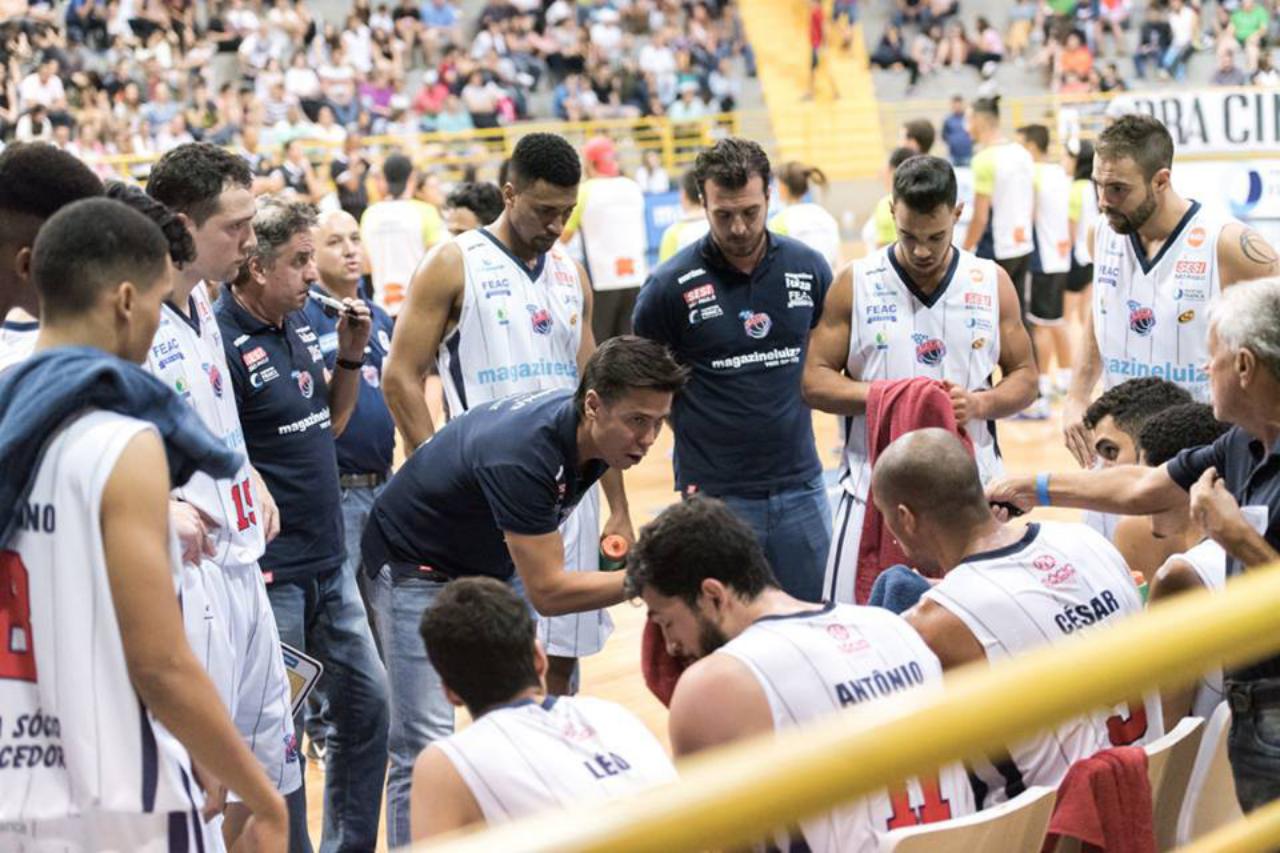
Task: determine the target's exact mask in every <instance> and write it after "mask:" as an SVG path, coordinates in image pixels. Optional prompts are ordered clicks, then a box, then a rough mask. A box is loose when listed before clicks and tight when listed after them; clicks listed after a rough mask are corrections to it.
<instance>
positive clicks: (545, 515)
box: [361, 389, 608, 580]
mask: <svg viewBox="0 0 1280 853" xmlns="http://www.w3.org/2000/svg"><path fill="white" fill-rule="evenodd" d="M573 394H574V392H573V391H572V390H568V389H554V390H548V391H537V392H534V393H529V394H518V395H516V396H514V397H505V398H503V399H501V400H495V401H493V402H491V403H483V404H481V405H479V406H474V407H472V408H471V409H469V410H468V411H467V412H466V413H465V414H463V415H461V416H460V417H457V418H454V419H453V420H451V421H449V423H448V424H447V425H446V426H445V428H444V429H442V430H440V432H439V433H437V434H436V435H435V437H434V438H432V439H431V440H430V441H428V442H427V443H426V444H424V445H423V446H422V447H419V448H418V449H417V451H415V452H414V454H413V455H412V456H410V457H409V458H408V460H406V461H405V463H404V464H403V465H402V466H400V470H398V471H397V472H396V475H395V476H394V477H392V478H391V482H390V483H388V484H387V486H386V488H385V489H384V490H383V492H382V494H381V495H379V496H378V499H377V500H376V501H375V502H374V504H373V511H372V512H371V513H370V514H369V522H368V524H367V525H366V526H365V531H364V538H363V540H362V542H361V552H362V556H363V560H364V568H365V570H366V571H367V572H369V573H370V574H375V573H377V572H378V571H379V569H381V567H382V566H383V565H385V564H391V565H392V566H393V567H394V569H395V570H396V571H397V572H398V573H399V572H402V571H405V570H408V571H417V567H419V566H423V567H429V568H431V569H434V570H435V571H438V572H442V573H444V574H446V575H448V576H450V577H455V578H456V577H462V576H466V575H489V576H490V577H495V578H499V579H501V580H506V579H508V578H510V577H511V575H512V573H513V572H514V571H515V566H514V564H513V563H512V562H511V555H510V553H509V552H508V551H507V545H506V540H505V539H504V537H503V533H504V531H509V532H511V533H517V534H521V535H525V536H537V535H541V534H545V533H554V532H556V531H557V530H558V529H559V528H560V525H561V524H562V523H563V522H564V520H565V519H566V518H568V516H569V513H570V512H572V511H573V508H574V507H575V506H576V505H577V504H578V501H580V500H581V499H582V496H583V494H584V493H585V492H586V491H587V489H588V488H590V487H591V485H592V484H593V483H595V482H596V480H598V479H600V475H601V474H603V473H604V472H605V470H606V469H607V468H608V466H607V465H605V464H604V462H602V461H600V460H593V461H591V462H588V463H586V464H585V465H582V466H579V462H578V438H577V433H578V410H577V407H576V406H575V404H574V399H573ZM397 564H400V565H397Z"/></svg>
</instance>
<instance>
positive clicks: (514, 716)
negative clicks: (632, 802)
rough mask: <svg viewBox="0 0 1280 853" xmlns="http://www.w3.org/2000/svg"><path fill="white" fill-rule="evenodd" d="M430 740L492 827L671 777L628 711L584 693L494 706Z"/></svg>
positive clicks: (658, 749)
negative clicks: (460, 727)
mask: <svg viewBox="0 0 1280 853" xmlns="http://www.w3.org/2000/svg"><path fill="white" fill-rule="evenodd" d="M435 745H436V746H437V747H439V749H440V751H441V752H443V753H444V754H445V756H446V757H447V758H448V759H449V761H450V762H451V763H452V764H453V767H454V769H455V770H457V771H458V775H460V776H461V777H462V779H463V781H465V782H466V783H467V787H468V788H469V789H470V790H471V794H472V796H474V797H475V798H476V802H477V803H478V804H479V806H480V810H481V811H482V812H483V813H484V818H485V821H486V822H488V823H490V824H494V823H504V822H506V821H509V820H513V819H515V818H518V817H522V816H524V815H529V814H534V813H536V812H541V811H548V810H550V809H555V808H566V807H568V806H578V805H585V804H588V803H599V802H603V801H605V800H612V799H615V798H617V797H622V796H626V795H628V794H634V793H636V792H637V791H641V790H643V789H645V788H649V787H651V786H654V785H659V784H662V783H664V782H670V781H673V780H674V779H675V778H676V771H675V768H674V767H673V766H672V765H671V759H670V758H668V757H667V753H666V751H665V750H664V749H663V748H662V746H661V745H660V744H659V743H658V741H657V739H656V738H655V737H654V736H653V735H652V734H651V733H650V732H649V730H648V729H647V728H645V727H644V724H643V723H641V722H640V721H639V720H638V719H636V718H635V716H633V715H632V714H631V712H630V711H627V710H626V709H625V708H623V707H621V706H620V705H615V704H614V703H612V702H606V701H604V700H602V699H592V698H589V697H586V696H573V697H569V696H558V697H557V696H548V697H547V698H546V699H545V700H543V701H542V702H534V701H533V700H532V699H526V700H524V701H523V702H517V703H515V704H513V705H505V706H503V707H500V708H495V709H494V710H492V711H489V712H487V713H485V714H484V715H483V716H482V717H480V719H478V720H476V721H475V722H474V723H472V724H471V725H470V726H468V727H467V728H465V729H463V730H462V731H460V732H458V733H457V734H454V735H450V736H449V737H447V738H445V739H444V740H439V741H436V743H435Z"/></svg>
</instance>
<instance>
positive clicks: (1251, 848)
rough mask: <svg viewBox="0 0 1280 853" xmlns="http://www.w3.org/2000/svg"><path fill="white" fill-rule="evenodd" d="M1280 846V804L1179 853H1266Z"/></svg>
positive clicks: (1260, 811) (1223, 827)
mask: <svg viewBox="0 0 1280 853" xmlns="http://www.w3.org/2000/svg"><path fill="white" fill-rule="evenodd" d="M1278 845H1280V800H1276V801H1275V802H1274V803H1269V804H1267V805H1265V806H1263V807H1262V808H1260V809H1258V810H1257V811H1255V812H1250V813H1249V814H1247V815H1245V816H1244V817H1242V818H1240V819H1239V820H1236V821H1232V822H1231V823H1229V824H1227V825H1226V826H1220V827H1218V828H1217V829H1215V830H1214V831H1213V832H1210V833H1209V834H1208V835H1205V836H1204V837H1202V838H1198V839H1196V840H1195V841H1193V842H1192V843H1190V844H1187V845H1185V846H1183V847H1179V848H1178V851H1179V853H1263V851H1266V850H1275V849H1276V847H1277V846H1278Z"/></svg>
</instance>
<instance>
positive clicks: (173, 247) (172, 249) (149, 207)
mask: <svg viewBox="0 0 1280 853" xmlns="http://www.w3.org/2000/svg"><path fill="white" fill-rule="evenodd" d="M107 198H113V199H115V200H116V201H119V202H123V203H124V204H127V205H128V206H129V207H132V208H133V209H134V210H136V211H138V212H139V213H141V214H142V215H143V216H145V217H147V218H148V219H150V220H151V221H152V222H154V223H155V224H156V225H159V226H160V230H161V231H163V232H164V238H165V239H166V240H168V241H169V258H170V260H172V261H173V263H174V264H175V265H176V266H179V267H183V266H186V265H187V264H189V263H191V262H192V261H194V260H195V259H196V241H195V239H194V238H192V236H191V232H190V231H188V230H187V226H186V225H183V224H182V220H181V219H179V218H178V214H176V213H174V212H173V211H172V210H170V209H169V208H167V207H165V206H164V205H163V204H162V203H161V202H159V201H157V200H156V199H154V198H152V197H151V196H149V195H147V194H146V193H145V192H143V191H142V188H141V187H135V186H133V185H132V184H126V183H124V182H123V181H107Z"/></svg>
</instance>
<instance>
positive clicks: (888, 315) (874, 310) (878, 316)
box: [863, 302, 898, 325]
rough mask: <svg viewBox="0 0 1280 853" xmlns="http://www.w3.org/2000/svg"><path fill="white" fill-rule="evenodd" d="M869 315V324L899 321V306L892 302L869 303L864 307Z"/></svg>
mask: <svg viewBox="0 0 1280 853" xmlns="http://www.w3.org/2000/svg"><path fill="white" fill-rule="evenodd" d="M863 310H864V311H865V312H866V315H867V324H868V325H870V324H873V323H896V322H898V306H897V304H896V303H893V302H890V303H888V304H886V305H868V306H867V307H866V308H865V309H863Z"/></svg>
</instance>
